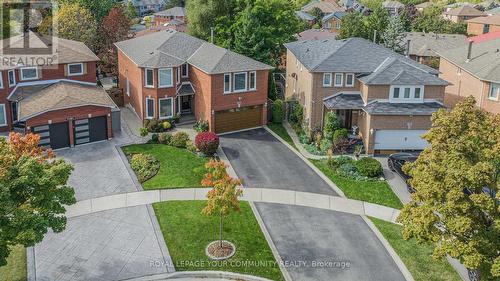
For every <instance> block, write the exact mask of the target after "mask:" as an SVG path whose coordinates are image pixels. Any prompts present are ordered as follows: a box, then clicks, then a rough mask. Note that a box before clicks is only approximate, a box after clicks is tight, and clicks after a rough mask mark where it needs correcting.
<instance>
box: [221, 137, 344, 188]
mask: <svg viewBox="0 0 500 281" xmlns="http://www.w3.org/2000/svg"><path fill="white" fill-rule="evenodd" d="M221 147H222V149H223V150H224V153H226V155H227V157H228V159H229V161H230V162H231V164H232V165H233V168H234V169H235V171H236V174H237V175H238V177H239V178H240V179H242V180H243V184H244V186H245V187H250V188H251V187H258V188H276V189H288V190H295V191H305V192H314V193H320V194H328V195H337V193H336V192H335V191H334V190H333V189H332V188H331V187H330V186H329V185H328V184H327V183H326V182H325V181H323V179H321V177H319V176H318V175H317V174H316V173H315V172H314V171H313V170H312V169H311V168H310V167H309V166H308V165H307V164H306V163H304V161H303V160H302V159H301V158H300V157H298V156H297V155H296V154H295V153H293V152H292V151H290V149H288V147H286V146H285V145H283V144H282V143H281V142H280V141H279V140H277V139H276V138H275V137H274V136H272V135H271V134H270V133H269V132H267V131H266V130H264V129H255V130H250V131H243V132H238V133H233V134H228V135H223V136H221Z"/></svg>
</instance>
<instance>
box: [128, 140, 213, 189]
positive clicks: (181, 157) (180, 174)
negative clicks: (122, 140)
mask: <svg viewBox="0 0 500 281" xmlns="http://www.w3.org/2000/svg"><path fill="white" fill-rule="evenodd" d="M122 150H123V152H124V153H125V154H126V155H131V154H134V153H145V154H151V155H153V156H154V157H155V158H156V159H158V160H159V161H160V170H159V171H158V173H157V174H156V175H155V176H154V177H152V178H150V179H149V180H147V181H145V182H144V183H143V184H142V186H143V187H144V189H159V188H177V187H200V186H201V184H200V182H201V180H202V178H203V176H204V174H205V163H206V162H207V161H208V160H209V158H204V157H199V156H197V155H195V154H194V153H191V152H190V151H188V150H186V149H182V148H176V147H173V146H169V145H164V144H134V145H129V146H125V147H122Z"/></svg>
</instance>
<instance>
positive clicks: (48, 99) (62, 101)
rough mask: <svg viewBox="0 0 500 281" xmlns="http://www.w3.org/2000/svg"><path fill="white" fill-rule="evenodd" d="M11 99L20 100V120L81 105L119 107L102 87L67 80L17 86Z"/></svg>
mask: <svg viewBox="0 0 500 281" xmlns="http://www.w3.org/2000/svg"><path fill="white" fill-rule="evenodd" d="M10 100H16V101H18V109H19V113H18V114H19V120H20V121H25V120H27V119H29V118H31V117H34V116H37V115H39V114H42V113H45V112H48V111H54V110H60V109H66V108H73V107H79V106H86V105H96V106H103V107H111V108H115V107H117V106H116V104H115V103H114V102H113V100H112V99H111V98H110V97H109V95H108V94H107V93H106V91H104V89H103V88H102V87H98V86H96V85H89V84H83V83H79V82H75V81H67V80H65V81H57V82H49V83H47V84H44V85H31V86H20V87H17V88H16V90H15V94H13V95H12V96H11V98H10Z"/></svg>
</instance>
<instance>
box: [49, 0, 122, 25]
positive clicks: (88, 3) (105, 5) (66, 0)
mask: <svg viewBox="0 0 500 281" xmlns="http://www.w3.org/2000/svg"><path fill="white" fill-rule="evenodd" d="M58 2H59V3H60V4H61V5H62V6H64V5H71V4H78V5H80V6H82V7H85V8H86V9H88V10H89V11H90V12H91V13H92V15H93V16H94V17H95V20H96V21H97V22H98V23H100V22H101V20H102V19H103V18H104V17H105V16H106V15H107V14H108V13H109V11H110V10H111V8H113V6H114V5H115V4H116V2H115V0H98V1H96V0H58Z"/></svg>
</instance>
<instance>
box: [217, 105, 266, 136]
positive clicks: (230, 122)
mask: <svg viewBox="0 0 500 281" xmlns="http://www.w3.org/2000/svg"><path fill="white" fill-rule="evenodd" d="M260 126H262V105H258V106H248V107H241V108H235V109H230V110H224V111H216V112H215V132H216V133H225V132H231V131H237V130H243V129H248V128H255V127H260Z"/></svg>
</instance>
